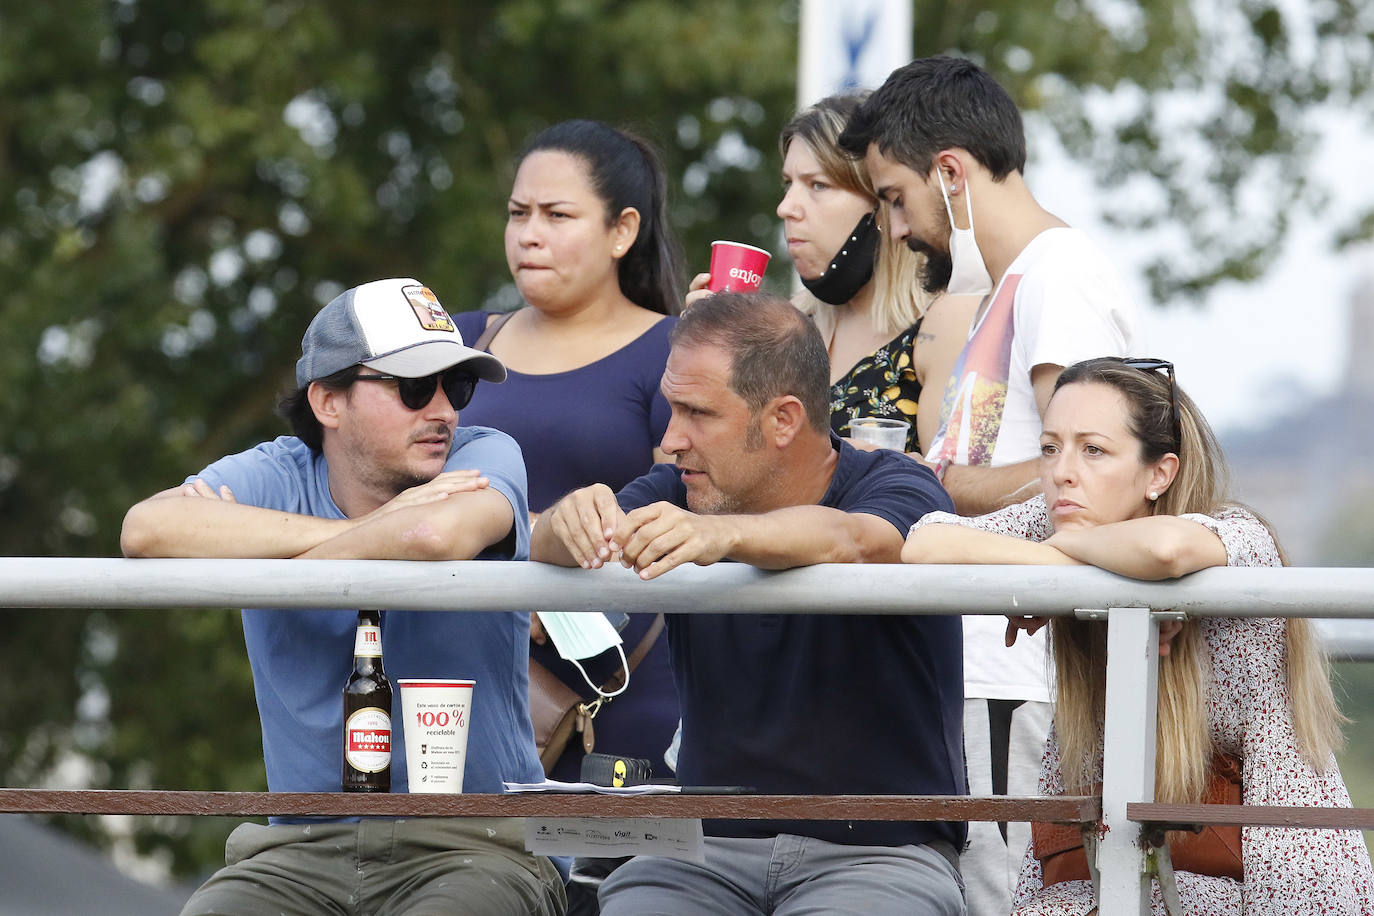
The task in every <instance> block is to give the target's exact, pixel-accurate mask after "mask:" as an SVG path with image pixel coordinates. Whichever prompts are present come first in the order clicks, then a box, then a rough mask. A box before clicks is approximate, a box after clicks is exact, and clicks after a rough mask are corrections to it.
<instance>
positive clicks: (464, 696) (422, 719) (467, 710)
mask: <svg viewBox="0 0 1374 916" xmlns="http://www.w3.org/2000/svg"><path fill="white" fill-rule="evenodd" d="M396 683H398V684H400V686H401V715H402V717H403V718H404V720H405V742H406V771H407V777H408V779H409V782H410V791H411V792H414V793H442V792H462V791H463V770H464V768H465V764H466V763H467V752H468V723H469V721H470V720H471V718H472V690H473V687H474V686H475V685H476V683H477V682H476V681H468V680H460V679H457V678H401V679H399V680H398V681H397V682H396Z"/></svg>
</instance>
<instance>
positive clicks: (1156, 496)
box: [1150, 490, 1159, 502]
mask: <svg viewBox="0 0 1374 916" xmlns="http://www.w3.org/2000/svg"><path fill="white" fill-rule="evenodd" d="M1157 499H1159V494H1158V493H1157V492H1155V491H1154V490H1151V491H1150V502H1154V501H1155V500H1157Z"/></svg>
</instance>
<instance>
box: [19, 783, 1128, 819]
mask: <svg viewBox="0 0 1374 916" xmlns="http://www.w3.org/2000/svg"><path fill="white" fill-rule="evenodd" d="M1101 811H1102V802H1101V799H1099V798H1096V797H1094V796H1087V795H1084V796H1076V795H1062V796H1052V797H1007V796H993V797H968V796H950V795H681V794H672V795H628V796H622V795H600V794H586V795H583V794H566V793H525V794H513V795H406V794H394V795H393V794H389V793H379V794H376V795H369V794H363V793H343V792H182V791H168V790H156V789H149V790H137V789H76V790H68V789H0V813H5V814H16V813H33V814H135V815H213V816H220V817H265V816H268V815H281V816H292V817H310V816H315V817H349V816H364V817H688V818H691V817H700V818H736V819H745V820H753V819H774V818H776V819H780V820H865V821H1025V820H1037V821H1045V822H1050V823H1059V824H1091V823H1096V822H1097V820H1098V818H1099V817H1101Z"/></svg>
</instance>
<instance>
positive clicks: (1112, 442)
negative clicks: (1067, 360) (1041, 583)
mask: <svg viewBox="0 0 1374 916" xmlns="http://www.w3.org/2000/svg"><path fill="white" fill-rule="evenodd" d="M1161 369H1163V370H1167V371H1166V372H1165V373H1161V372H1160V371H1159V370H1161ZM1041 454H1042V468H1041V481H1042V484H1043V486H1044V495H1043V496H1038V497H1036V498H1035V499H1032V500H1030V501H1029V502H1026V503H1022V504H1020V505H1017V506H1011V507H1009V508H1007V509H1003V510H1001V511H999V512H994V513H992V514H990V515H985V516H982V517H979V518H974V519H965V518H959V517H957V516H953V515H948V514H945V513H935V514H932V515H929V516H926V517H925V518H923V519H922V520H921V521H920V522H918V523H917V524H916V525H915V526H913V528H912V532H911V535H910V536H909V538H908V540H907V544H906V547H905V548H904V550H903V559H904V560H906V561H908V562H920V563H1023V564H1089V565H1093V566H1098V567H1101V568H1103V569H1107V570H1110V571H1112V572H1116V573H1119V574H1121V575H1126V576H1131V577H1134V578H1139V579H1167V578H1173V577H1177V576H1182V575H1186V574H1187V573H1190V572H1194V571H1196V570H1198V569H1204V568H1206V567H1210V566H1225V565H1230V566H1281V565H1283V560H1282V556H1281V554H1280V551H1279V547H1278V544H1277V543H1276V542H1275V540H1274V537H1273V535H1272V534H1271V532H1270V531H1269V529H1268V527H1267V526H1266V525H1265V524H1264V523H1263V522H1262V521H1261V520H1259V519H1258V518H1256V517H1255V516H1254V515H1253V514H1252V513H1250V512H1249V511H1247V510H1245V509H1244V508H1241V507H1239V506H1236V505H1233V504H1228V503H1227V502H1226V501H1225V466H1224V463H1223V460H1222V455H1221V450H1220V447H1219V446H1218V444H1217V441H1216V439H1215V437H1214V436H1213V434H1212V431H1211V429H1210V428H1209V427H1208V425H1207V422H1206V420H1205V419H1204V418H1203V417H1202V415H1201V414H1200V413H1199V412H1198V411H1197V409H1196V407H1195V406H1194V405H1193V402H1192V401H1191V400H1190V399H1189V398H1188V397H1187V396H1186V395H1184V394H1183V393H1182V392H1181V391H1179V390H1178V389H1177V387H1176V386H1175V385H1174V381H1173V367H1172V366H1171V365H1169V364H1167V363H1163V362H1162V361H1158V360H1120V359H1096V360H1088V361H1086V362H1083V363H1079V364H1077V365H1075V366H1071V367H1070V368H1068V369H1066V370H1065V371H1064V373H1063V374H1062V375H1061V376H1060V378H1059V382H1058V385H1057V386H1056V388H1055V393H1054V396H1053V397H1052V398H1051V400H1050V403H1049V406H1048V408H1047V410H1046V412H1045V422H1044V432H1043V434H1042V436H1041ZM1044 623H1045V619H1044V618H1022V619H1016V620H1013V621H1012V622H1011V624H1009V626H1008V641H1009V642H1010V641H1014V639H1015V634H1016V632H1017V630H1018V628H1020V629H1027V630H1031V631H1034V630H1035V629H1037V628H1039V627H1040V626H1042V625H1044ZM1105 630H1106V627H1105V624H1102V623H1095V622H1088V621H1079V620H1076V619H1074V618H1067V617H1056V618H1055V619H1054V621H1053V622H1052V623H1051V624H1050V633H1051V644H1052V647H1053V652H1054V656H1055V662H1056V669H1057V679H1058V691H1057V697H1056V709H1055V725H1054V727H1053V729H1052V730H1051V733H1050V737H1049V741H1048V744H1047V748H1046V752H1045V758H1044V763H1043V766H1042V770H1041V776H1040V791H1041V793H1042V794H1046V795H1057V794H1066V793H1067V794H1075V795H1076V794H1089V793H1095V792H1096V791H1099V787H1100V784H1101V780H1102V745H1101V729H1102V721H1103V717H1104V714H1105V695H1106V665H1105V657H1106V634H1105ZM1159 655H1160V671H1159V727H1158V748H1157V752H1156V760H1157V764H1156V777H1155V779H1156V790H1155V796H1156V798H1157V799H1158V800H1159V801H1161V802H1166V803H1177V804H1189V803H1194V804H1195V803H1198V802H1200V801H1202V800H1203V798H1204V796H1205V795H1206V794H1207V791H1208V788H1209V785H1216V783H1217V780H1218V779H1223V778H1224V777H1221V776H1219V775H1218V774H1219V773H1220V772H1222V771H1226V772H1230V773H1232V775H1233V776H1234V775H1235V771H1236V769H1238V771H1239V782H1240V791H1241V800H1242V802H1243V803H1244V804H1247V805H1312V806H1334V807H1349V806H1350V796H1349V793H1348V792H1347V791H1346V787H1345V784H1344V782H1343V781H1342V780H1341V775H1340V771H1339V769H1338V768H1337V766H1336V760H1335V757H1334V756H1333V755H1332V751H1333V750H1334V748H1335V747H1336V746H1337V745H1338V743H1339V740H1340V732H1339V714H1338V712H1337V710H1336V705H1335V702H1334V700H1333V698H1332V695H1331V687H1330V682H1329V676H1328V672H1327V668H1326V662H1325V659H1324V657H1323V655H1322V653H1321V650H1320V647H1319V646H1318V645H1317V643H1316V640H1315V638H1314V635H1313V633H1312V630H1311V627H1310V625H1309V623H1308V621H1306V620H1303V619H1301V618H1292V619H1289V620H1286V621H1285V620H1282V619H1278V618H1216V617H1211V618H1204V619H1200V620H1194V619H1190V620H1187V621H1185V622H1182V623H1179V622H1173V623H1168V624H1164V625H1161V627H1160V650H1159ZM1225 761H1229V763H1225ZM1170 848H1171V850H1173V851H1174V858H1175V859H1176V860H1177V861H1183V857H1182V856H1180V855H1179V853H1178V850H1177V847H1176V845H1175V842H1174V841H1173V840H1172V839H1171V841H1170ZM1048 852H1049V850H1047V849H1045V848H1041V849H1037V848H1036V846H1035V844H1034V843H1033V844H1032V847H1031V849H1029V850H1028V851H1027V854H1026V858H1025V861H1024V864H1023V867H1022V871H1021V878H1020V882H1019V886H1018V888H1017V892H1016V897H1015V909H1014V910H1013V912H1014V914H1016V916H1084V914H1089V913H1094V912H1096V907H1097V904H1098V901H1097V900H1096V897H1095V893H1094V890H1093V886H1092V883H1091V882H1090V881H1088V880H1084V879H1081V878H1069V879H1067V880H1058V881H1054V882H1053V883H1047V877H1046V876H1047V874H1049V875H1051V877H1054V876H1055V873H1063V872H1064V871H1065V869H1064V868H1063V865H1064V861H1065V860H1062V859H1061V860H1058V861H1056V860H1055V859H1054V857H1052V856H1047V855H1046V854H1047V853H1048ZM1037 853H1039V854H1040V858H1037ZM1071 854H1078V855H1081V853H1077V851H1075V852H1074V853H1071ZM1042 858H1044V859H1045V864H1049V865H1050V866H1051V867H1050V868H1045V867H1044V865H1043V864H1042V861H1041V859H1042ZM1239 860H1240V861H1239V864H1238V869H1237V870H1238V871H1239V874H1238V875H1232V876H1225V875H1217V874H1203V873H1195V872H1190V871H1187V870H1184V869H1180V868H1178V867H1177V865H1176V874H1177V888H1178V891H1179V895H1180V899H1181V902H1182V908H1183V912H1184V913H1190V914H1209V916H1211V914H1240V913H1245V914H1263V916H1279V914H1285V916H1286V914H1294V913H1300V914H1367V913H1374V873H1371V870H1370V861H1369V854H1368V852H1367V850H1366V848H1365V846H1364V843H1363V841H1362V839H1361V837H1360V833H1359V832H1358V831H1355V830H1303V829H1291V828H1288V829H1284V828H1277V827H1245V828H1242V829H1241V831H1240V856H1239ZM1084 864H1086V862H1085V863H1084ZM1154 910H1155V913H1157V914H1159V916H1163V914H1164V913H1165V909H1164V904H1163V902H1162V897H1161V892H1160V888H1159V885H1158V882H1157V881H1156V883H1155V887H1154Z"/></svg>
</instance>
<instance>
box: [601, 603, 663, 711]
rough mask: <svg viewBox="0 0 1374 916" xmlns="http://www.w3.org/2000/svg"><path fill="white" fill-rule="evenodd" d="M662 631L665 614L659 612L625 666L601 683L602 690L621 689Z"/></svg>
mask: <svg viewBox="0 0 1374 916" xmlns="http://www.w3.org/2000/svg"><path fill="white" fill-rule="evenodd" d="M662 632H663V615H662V614H659V615H658V616H657V617H655V618H654V622H653V623H651V624H649V629H647V630H645V631H644V636H643V637H641V638H640V640H639V644H638V645H637V646H635V648H634V651H633V652H631V653H630V655H629V657H628V658H626V659H625V667H623V668H621V669H620V670H619V671H617V672H616V673H615V674H613V675H611V678H610V680H608V681H606V683H604V684H602V685H601V690H602V692H604V693H614V692H615V691H617V690H619V689H620V688H621V686H622V685H624V683H625V679H626V678H627V677H629V676H630V675H631V674H633V673H634V670H635V668H637V667H639V663H640V662H642V661H644V656H646V655H648V654H649V650H650V649H652V648H653V647H654V643H655V642H657V641H658V635H659V634H660V633H662Z"/></svg>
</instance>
